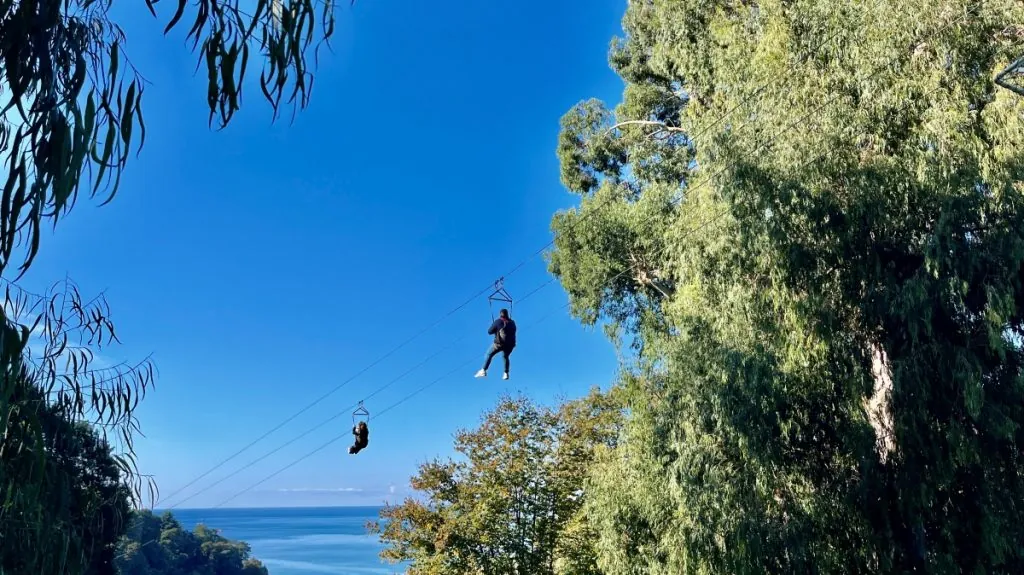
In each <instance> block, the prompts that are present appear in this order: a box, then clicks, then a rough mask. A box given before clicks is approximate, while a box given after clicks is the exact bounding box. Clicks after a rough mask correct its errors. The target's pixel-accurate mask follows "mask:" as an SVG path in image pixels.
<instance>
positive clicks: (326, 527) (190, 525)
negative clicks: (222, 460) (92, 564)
mask: <svg viewBox="0 0 1024 575" xmlns="http://www.w3.org/2000/svg"><path fill="white" fill-rule="evenodd" d="M381 507H383V505H333V506H316V507H311V506H302V507H295V506H288V507H262V508H252V507H227V508H215V509H171V510H169V511H170V512H171V513H172V514H173V515H174V517H175V518H176V519H177V520H178V522H179V523H181V524H182V526H183V527H185V528H186V529H190V530H191V529H194V528H195V526H196V525H198V524H203V525H205V526H206V527H208V528H210V529H216V530H218V531H219V532H220V534H221V535H223V536H224V537H227V538H228V539H234V540H238V541H244V542H245V543H247V544H248V545H249V547H250V549H251V557H252V558H254V559H258V560H260V561H261V562H262V563H263V564H264V565H265V566H266V567H267V570H268V571H269V572H270V575H368V574H381V575H384V574H399V573H402V572H403V571H404V568H405V566H404V565H401V564H398V565H391V564H388V563H385V562H384V561H382V560H381V559H380V557H379V553H380V551H381V550H382V549H383V548H384V545H383V544H381V542H380V540H379V539H378V537H377V536H376V535H372V534H370V533H369V532H368V531H367V529H366V523H367V521H373V520H376V519H378V513H377V511H378V510H379V509H380V508H381ZM154 513H162V511H158V510H154Z"/></svg>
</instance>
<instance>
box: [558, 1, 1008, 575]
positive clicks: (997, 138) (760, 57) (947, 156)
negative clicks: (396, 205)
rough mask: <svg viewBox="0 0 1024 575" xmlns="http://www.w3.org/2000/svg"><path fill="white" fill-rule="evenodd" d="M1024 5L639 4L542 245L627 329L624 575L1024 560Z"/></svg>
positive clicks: (592, 502) (604, 518)
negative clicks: (1023, 39)
mask: <svg viewBox="0 0 1024 575" xmlns="http://www.w3.org/2000/svg"><path fill="white" fill-rule="evenodd" d="M1022 21H1024V7H1022V6H1021V5H1020V4H1019V3H1012V2H1003V1H997V2H990V3H984V4H982V3H978V2H974V1H955V0H929V1H927V2H924V3H921V2H917V3H910V2H906V1H904V0H876V1H866V2H856V3H829V2H821V1H807V2H799V3H795V4H793V3H780V2H767V3H765V2H759V3H748V2H729V1H719V2H703V1H696V0H680V1H677V2H659V1H655V2H630V4H629V7H628V10H627V12H626V15H625V18H624V20H623V27H624V29H625V31H626V37H625V38H624V39H623V40H620V41H617V42H616V43H615V44H614V45H613V49H612V54H611V62H612V65H613V67H614V68H615V69H616V71H617V72H618V73H619V74H620V75H621V76H622V77H623V79H624V80H625V82H626V89H625V92H624V98H623V103H622V104H620V105H619V106H617V107H616V108H615V109H614V110H613V111H612V110H608V109H607V108H606V107H605V106H604V105H603V104H601V103H600V102H595V101H588V102H584V103H582V104H580V105H579V106H578V107H576V108H574V109H573V110H572V111H570V112H569V113H568V114H567V115H566V116H565V118H564V119H563V131H562V135H561V137H560V143H559V155H560V158H561V160H562V179H563V182H564V184H565V185H566V186H567V187H568V188H569V189H570V190H571V191H573V192H575V193H577V194H579V195H580V196H581V198H582V204H581V207H580V208H579V209H578V210H573V211H569V212H566V213H561V214H558V215H557V216H556V217H555V219H554V222H553V228H554V230H555V233H556V243H555V249H554V251H553V252H552V253H551V255H550V269H551V270H552V272H553V273H555V274H556V275H557V276H558V277H559V278H560V280H561V282H562V284H563V286H564V287H565V289H566V290H567V291H568V292H569V294H570V298H571V301H572V309H573V312H574V313H575V314H576V315H577V316H578V317H580V318H581V319H582V320H583V321H584V322H585V323H588V324H596V323H598V322H600V321H604V322H606V323H607V324H608V325H609V326H610V327H611V328H612V329H613V330H618V331H617V334H618V336H620V337H621V338H623V339H622V341H625V340H628V341H632V342H633V343H635V344H636V350H637V354H636V363H635V365H634V366H633V369H632V371H633V374H631V375H629V376H627V377H625V378H624V382H623V388H624V390H625V394H626V397H627V398H628V399H627V405H628V407H629V410H630V418H629V422H628V424H627V425H626V430H625V433H624V436H623V439H622V442H621V444H620V445H619V446H618V447H617V448H616V449H614V450H611V451H608V452H606V453H602V454H601V455H600V457H599V462H598V464H597V465H596V466H595V468H594V472H593V478H592V480H593V485H592V489H591V490H590V491H589V492H588V493H589V495H590V497H589V498H588V500H587V504H586V505H585V509H586V512H587V514H588V516H589V517H591V519H592V521H591V522H590V525H591V526H592V527H593V528H594V529H595V530H596V532H597V534H598V541H597V543H596V545H597V547H598V550H599V562H598V563H599V565H600V566H601V567H602V568H604V569H605V570H606V571H607V572H608V573H611V574H617V573H672V574H677V573H737V574H738V573H766V572H768V573H795V572H806V573H877V572H896V573H899V572H910V571H913V570H916V571H918V572H921V571H925V572H930V573H960V572H967V571H969V572H1000V573H1010V572H1019V571H1021V570H1022V569H1024V544H1022V543H1021V542H1022V541H1024V525H1022V524H1021V523H1020V522H1019V521H1018V520H1017V519H1016V516H1017V514H1018V513H1019V512H1020V510H1021V509H1024V483H1022V482H1021V481H1020V477H1021V476H1022V472H1024V468H1022V464H1021V461H1022V459H1021V447H1020V446H1021V445H1024V436H1022V431H1021V423H1022V422H1024V408H1022V405H1024V376H1022V365H1024V350H1022V348H1021V343H1020V342H1021V337H1022V334H1024V210H1022V207H1024V194H1022V193H1024V154H1022V150H1024V114H1022V112H1021V110H1022V105H1024V101H1022V99H1020V98H1019V97H1018V96H1016V95H1015V94H1013V93H1012V92H1010V91H1007V90H1002V89H998V88H997V87H996V86H995V85H994V84H993V81H992V78H993V76H994V75H995V74H996V73H997V72H998V71H999V70H1001V69H1003V68H1004V67H1005V66H1006V64H1007V63H1008V62H1009V61H1011V60H1012V59H1014V58H1016V57H1017V56H1018V55H1019V54H1017V53H1016V52H1017V51H1018V50H1019V48H1018V47H1017V45H1018V41H1017V40H1016V39H1017V38H1019V36H1020V35H1021V34H1022V33H1024V28H1022V27H1021V25H1020V22H1022ZM617 341H620V340H619V339H618V338H617Z"/></svg>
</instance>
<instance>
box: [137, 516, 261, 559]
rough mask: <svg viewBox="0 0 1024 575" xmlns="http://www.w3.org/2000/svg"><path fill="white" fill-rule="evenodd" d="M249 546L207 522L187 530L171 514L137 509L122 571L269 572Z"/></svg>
mask: <svg viewBox="0 0 1024 575" xmlns="http://www.w3.org/2000/svg"><path fill="white" fill-rule="evenodd" d="M250 551H251V549H250V547H249V544H248V543H245V542H243V541H232V540H230V539H227V538H225V537H223V536H222V535H220V533H219V532H218V531H216V530H214V529H210V528H208V527H206V526H205V525H197V526H196V528H195V529H194V530H192V531H188V530H186V529H185V528H184V527H182V525H181V524H180V523H179V522H178V520H177V519H175V518H174V516H173V515H172V514H171V512H170V511H167V512H165V513H164V514H163V515H162V516H159V517H158V516H156V515H154V514H153V513H152V512H150V511H145V510H144V511H138V512H136V513H135V514H134V516H133V517H132V520H131V524H130V526H129V527H128V530H127V535H126V537H125V538H124V539H123V540H122V542H121V546H120V554H119V555H118V557H117V566H118V569H119V573H120V575H268V573H267V568H266V567H264V566H263V564H262V563H260V561H258V560H256V559H253V558H251V557H250V556H249V554H250Z"/></svg>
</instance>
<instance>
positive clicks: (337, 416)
mask: <svg viewBox="0 0 1024 575" xmlns="http://www.w3.org/2000/svg"><path fill="white" fill-rule="evenodd" d="M554 281H555V280H554V278H551V279H549V280H548V281H546V282H544V283H543V284H541V285H539V286H537V287H536V288H535V289H533V290H532V291H530V292H529V293H527V294H526V295H525V296H523V297H522V298H520V299H519V301H525V300H527V299H529V298H530V296H532V295H534V294H535V293H537V292H539V291H540V290H541V289H543V288H545V287H547V286H548V285H550V284H552V283H553V282H554ZM473 335H475V334H473ZM468 337H470V335H469V334H467V335H464V336H462V337H460V338H458V339H456V340H454V341H452V342H451V343H449V344H448V345H446V346H444V347H442V348H441V349H439V350H437V351H435V352H434V353H433V354H431V355H429V356H427V357H426V358H424V359H423V360H422V361H420V362H419V363H418V364H416V365H415V366H413V367H411V368H409V369H408V370H406V371H405V372H403V373H402V374H401V375H399V376H398V377H396V378H394V379H392V380H391V381H389V382H387V383H385V384H384V385H382V386H380V387H378V388H377V389H376V390H374V391H373V393H371V394H369V395H367V396H365V397H363V398H362V399H361V400H359V401H358V402H356V403H353V404H352V405H351V406H349V407H346V408H345V409H343V410H342V411H339V412H338V413H336V414H334V415H332V416H330V417H328V418H327V419H325V420H323V421H321V422H320V423H318V424H316V425H314V426H313V427H310V428H309V429H307V430H306V431H303V432H302V433H300V434H299V435H297V436H295V437H293V438H292V439H290V440H288V441H287V442H285V443H283V444H281V445H279V446H277V447H276V448H274V449H273V450H271V451H269V452H267V453H265V454H263V455H262V456H260V457H258V458H256V459H254V460H252V461H250V462H249V463H247V464H246V465H244V466H243V467H240V468H239V469H236V470H235V471H233V472H231V473H230V474H228V475H226V476H224V477H222V478H220V479H218V480H217V481H215V482H213V483H211V484H209V485H207V486H206V487H204V488H202V489H200V490H199V491H196V492H195V493H193V494H192V495H189V496H188V497H186V498H185V499H182V500H180V501H178V502H177V503H175V504H174V505H171V506H168V507H166V509H175V508H177V507H181V506H182V505H184V504H185V502H187V501H191V500H192V499H194V498H196V497H198V496H199V495H201V494H203V493H206V492H207V491H209V490H210V489H213V488H214V487H216V486H218V485H220V484H221V483H223V482H225V481H227V480H228V479H230V478H232V477H234V476H236V475H238V474H239V473H241V472H242V471H245V470H246V469H249V468H250V467H252V466H253V465H256V464H257V463H259V462H260V461H263V460H264V459H266V458H268V457H270V456H271V455H273V454H275V453H277V452H278V451H281V450H282V449H284V448H285V447H288V446H289V445H291V444H293V443H295V442H296V441H298V440H300V439H302V438H303V437H306V436H307V435H309V434H310V433H313V432H314V431H316V430H318V429H320V428H322V427H324V426H325V425H327V424H329V423H331V422H333V421H336V420H338V419H340V418H342V417H343V416H347V415H349V412H350V411H352V410H353V409H355V408H356V407H357V406H358V405H359V404H360V403H363V402H365V401H368V400H369V399H370V398H372V397H374V396H375V395H377V394H378V393H380V392H382V391H384V390H385V389H387V388H389V387H391V386H392V385H394V384H395V383H397V382H399V381H400V380H402V379H404V378H405V377H406V376H407V375H409V374H410V373H412V372H414V371H416V370H417V369H419V368H420V367H422V366H423V365H425V364H426V363H427V362H429V361H430V360H431V359H433V358H435V357H437V356H438V355H440V354H441V353H442V352H444V351H446V350H448V349H451V348H452V347H454V346H455V344H457V343H459V342H461V341H463V340H465V339H467V338H468ZM382 413H383V412H382ZM375 417H377V416H375Z"/></svg>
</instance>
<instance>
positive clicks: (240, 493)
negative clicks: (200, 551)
mask: <svg viewBox="0 0 1024 575" xmlns="http://www.w3.org/2000/svg"><path fill="white" fill-rule="evenodd" d="M967 12H968V13H969V12H970V10H968V11H967ZM964 16H967V14H965V15H964ZM961 18H962V17H961ZM957 21H959V19H957V20H954V21H951V22H949V23H948V24H946V25H945V26H942V27H940V28H939V30H937V31H936V32H940V31H942V30H944V29H946V28H948V27H949V26H952V25H953V24H954V23H956V22H957ZM901 56H905V54H903V55H901ZM899 57H900V56H897V57H895V58H892V59H891V60H889V61H887V62H886V63H885V64H883V65H882V66H879V67H878V68H876V69H875V70H874V71H873V72H872V73H871V74H869V75H868V77H867V79H870V78H873V77H874V76H876V75H877V74H878V73H879V72H881V71H882V70H883V69H885V68H886V67H887V66H888V65H890V64H892V63H893V62H895V61H896V60H897V59H899ZM939 88H941V86H937V87H935V88H933V89H931V90H929V91H928V92H927V93H926V95H930V94H931V93H933V92H935V91H937V90H938V89H939ZM837 97H838V95H837V96H833V97H832V98H830V99H828V100H826V101H825V102H824V103H823V104H822V105H820V106H818V107H817V108H815V109H813V110H812V111H811V112H808V113H807V114H805V115H804V116H802V117H801V118H800V119H799V120H797V121H796V122H794V123H792V124H790V125H789V126H787V127H786V128H783V129H782V130H780V131H779V132H778V133H777V134H776V135H775V136H773V137H772V138H771V139H770V140H769V141H768V142H765V143H764V144H762V145H760V146H758V148H756V149H755V152H756V151H757V150H760V149H761V148H762V147H764V146H765V145H767V144H770V143H771V142H773V141H774V140H775V139H777V138H778V137H779V136H781V135H782V134H783V133H785V132H787V131H789V130H790V129H792V128H794V127H795V126H796V125H798V124H800V123H802V122H803V121H804V120H805V119H806V118H808V117H810V115H811V114H812V113H814V112H816V111H818V110H821V109H823V108H824V107H825V106H826V105H827V104H830V103H831V102H832V101H833V100H835V99H836V98H837ZM911 103H913V102H909V101H908V103H907V104H906V105H904V106H903V107H904V108H906V107H907V106H909V105H910V104H911ZM755 152H751V154H753V153H755ZM823 155H824V154H819V155H816V156H813V157H812V158H810V159H809V160H808V161H807V162H805V163H804V164H803V166H804V167H805V166H808V165H810V164H811V163H812V162H814V161H817V160H818V159H820V158H821V157H822V156H823ZM729 167H731V166H725V167H723V168H722V169H721V170H719V171H718V172H717V173H716V175H717V174H720V173H722V172H723V171H725V170H726V169H727V168H729ZM712 180H713V177H712V178H708V179H705V180H703V181H702V182H700V183H699V184H698V185H697V186H695V187H694V190H696V189H698V188H699V187H700V186H702V185H704V184H706V183H708V182H710V181H712ZM727 213H728V208H725V209H722V210H721V211H719V212H718V213H717V214H716V215H715V216H713V217H711V218H709V219H707V220H705V221H704V222H702V223H701V224H700V225H699V226H696V227H695V228H693V229H691V230H689V231H687V232H686V233H685V234H684V235H683V236H682V237H684V238H685V237H687V236H689V235H690V234H693V233H696V232H698V231H700V230H702V229H703V228H705V227H707V226H708V225H709V224H711V223H712V222H714V221H717V220H719V219H721V218H722V217H723V216H725V215H726V214H727ZM665 249H667V246H664V247H662V248H661V249H659V250H657V251H656V252H655V253H660V252H662V251H664V250H665ZM630 271H633V266H630V267H629V268H626V269H625V270H623V271H621V272H619V273H618V274H616V275H615V276H613V278H612V281H614V280H615V279H618V278H619V277H622V276H623V275H624V274H626V273H628V272H630ZM541 287H543V286H541ZM538 289H540V288H538ZM534 291H537V290H534ZM532 293H533V292H531V294H530V295H532ZM524 299H525V298H524ZM569 305H570V304H569V303H566V304H563V305H561V306H559V308H558V310H561V309H565V308H566V307H568V306H569ZM554 311H557V310H554ZM554 311H552V312H549V313H548V314H546V315H545V316H543V317H542V318H541V320H538V321H536V322H532V323H531V324H530V326H533V325H536V324H539V323H541V322H542V321H544V320H546V319H547V318H548V317H550V315H552V314H553V313H554ZM474 359H475V357H474V358H469V359H467V360H466V361H465V362H463V363H462V364H460V365H459V366H458V367H456V368H453V369H452V370H450V371H449V372H447V373H445V374H444V375H442V376H441V377H439V378H437V379H435V380H433V381H431V382H429V383H427V384H426V385H424V386H422V387H420V388H418V389H416V390H415V391H413V392H412V393H410V394H408V395H406V396H405V397H403V398H402V399H400V400H399V401H397V402H395V403H394V404H392V405H390V406H388V407H387V408H385V409H384V410H382V411H381V412H380V413H379V414H378V415H377V417H378V418H379V417H380V416H381V415H383V414H384V413H387V412H388V411H390V410H392V409H394V408H395V407H397V406H398V405H401V404H402V403H404V402H405V401H408V400H409V399H411V398H412V397H413V396H415V395H417V394H419V393H421V392H422V391H423V390H425V389H427V388H429V387H431V386H433V385H435V384H437V383H438V382H440V381H442V380H443V379H445V378H447V377H449V376H450V375H452V374H454V373H455V372H457V371H458V370H461V369H462V368H463V367H464V366H465V365H467V364H469V363H470V362H472V361H474ZM348 435H349V434H348V433H346V434H342V435H339V436H337V437H335V438H332V439H331V440H330V441H328V442H326V443H324V444H322V445H321V446H319V447H317V448H316V449H315V450H313V451H311V452H309V453H307V454H306V455H304V456H302V457H300V458H298V459H296V460H295V461H293V462H292V463H290V464H289V465H286V466H285V467H283V468H281V469H278V470H277V471H275V472H274V473H272V474H270V475H268V476H266V477H265V478H263V479H261V480H260V481H258V482H257V483H254V484H252V485H251V486H249V487H247V488H245V489H243V490H242V491H239V492H237V493H235V494H234V495H232V496H231V497H229V498H228V499H225V500H223V501H221V502H220V503H218V504H217V505H215V506H214V507H213V508H219V507H223V506H224V505H225V504H227V503H229V502H231V501H233V500H234V499H236V498H237V497H239V496H241V495H242V494H244V493H247V492H249V491H251V490H252V489H254V488H256V487H258V486H259V485H262V484H263V483H265V482H266V481H269V480H270V479H272V478H273V477H276V476H277V475H279V474H281V473H283V472H284V471H286V470H287V469H289V468H291V467H294V466H295V465H298V464H299V463H300V462H302V461H303V460H305V459H308V458H309V457H312V456H313V455H315V454H316V453H318V452H320V451H322V450H323V449H326V448H327V447H329V446H330V445H332V444H333V443H336V442H337V441H340V440H341V439H343V438H345V437H347V436H348ZM154 542H155V540H151V541H147V542H146V543H144V544H143V545H142V546H143V547H144V546H146V545H149V544H151V543H154Z"/></svg>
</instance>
